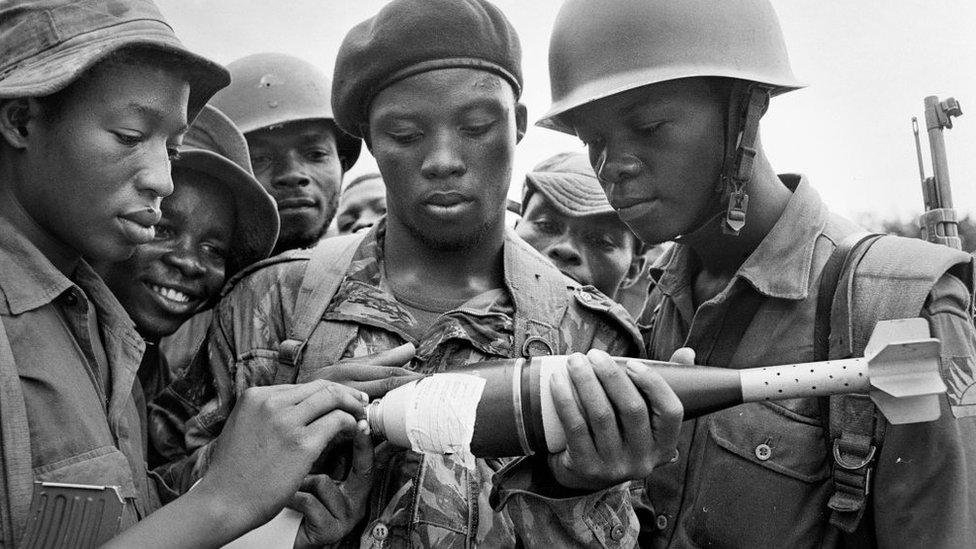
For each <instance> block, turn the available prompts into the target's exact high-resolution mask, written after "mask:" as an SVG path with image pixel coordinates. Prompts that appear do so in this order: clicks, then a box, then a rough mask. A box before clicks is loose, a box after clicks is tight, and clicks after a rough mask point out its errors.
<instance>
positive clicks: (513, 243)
mask: <svg viewBox="0 0 976 549" xmlns="http://www.w3.org/2000/svg"><path fill="white" fill-rule="evenodd" d="M504 254H505V257H504V261H505V282H506V284H507V285H508V288H509V289H510V290H511V292H510V294H511V296H512V301H514V304H515V314H514V315H513V316H514V318H513V321H514V330H515V332H514V334H513V336H514V338H513V339H514V340H513V342H512V343H513V351H514V353H513V354H514V355H516V356H524V357H529V356H538V355H554V354H560V353H562V352H563V349H560V348H559V341H560V337H559V334H558V329H557V328H556V327H557V326H559V323H560V322H561V321H562V317H563V316H565V314H566V309H567V307H568V306H569V292H568V291H567V286H566V279H565V278H563V275H562V273H560V272H559V269H557V268H556V267H554V266H553V265H552V263H550V262H549V261H548V260H547V259H545V258H544V257H542V256H541V255H539V253H538V252H537V251H536V250H535V249H534V248H532V247H530V246H529V245H528V244H526V243H525V241H524V240H522V239H521V238H520V237H518V236H517V235H515V234H514V233H513V232H512V231H511V229H507V230H506V235H505V251H504Z"/></svg>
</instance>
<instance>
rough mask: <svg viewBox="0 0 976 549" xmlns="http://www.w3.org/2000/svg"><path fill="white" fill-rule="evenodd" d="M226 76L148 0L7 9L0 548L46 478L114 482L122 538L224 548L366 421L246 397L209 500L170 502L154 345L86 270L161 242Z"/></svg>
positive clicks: (16, 530)
mask: <svg viewBox="0 0 976 549" xmlns="http://www.w3.org/2000/svg"><path fill="white" fill-rule="evenodd" d="M227 82H228V74H227V72H226V71H225V70H224V69H223V68H222V67H220V66H219V65H217V64H215V63H212V62H210V61H208V60H206V59H204V58H202V57H199V56H197V55H195V54H193V53H190V52H189V51H187V50H186V49H185V48H184V47H183V45H182V44H181V43H180V42H179V40H178V39H177V38H176V36H175V35H174V34H173V31H172V29H171V28H170V27H169V25H168V24H167V23H166V22H165V21H164V20H163V18H162V15H161V14H160V13H159V11H158V9H157V8H156V6H155V5H154V4H153V3H152V2H146V1H138V2H137V1H112V2H105V1H103V0H87V1H85V2H66V1H63V0H46V1H32V2H25V1H12V2H4V3H3V4H0V265H3V268H2V270H0V296H2V297H0V321H2V322H0V393H2V394H0V432H2V436H0V546H3V547H15V546H18V545H20V543H21V541H22V540H23V539H24V535H25V529H26V525H27V522H28V515H29V511H30V505H31V499H32V490H33V482H34V481H35V480H37V481H46V482H55V483H69V484H85V485H99V486H112V487H115V489H117V490H118V491H119V493H120V494H121V497H123V498H124V500H125V504H124V507H123V510H122V514H121V516H119V517H108V516H106V517H104V520H105V521H106V523H108V524H113V520H114V519H117V521H115V522H114V524H117V525H118V526H119V528H120V529H126V528H128V529H127V530H126V531H125V532H123V533H122V534H121V536H119V537H117V538H116V539H115V540H114V541H113V542H111V543H110V544H109V545H110V546H114V547H187V546H219V545H221V544H223V543H226V542H227V541H229V540H231V539H233V538H234V537H236V536H238V535H240V534H241V533H242V532H244V531H246V530H247V529H248V528H252V527H254V526H255V525H257V524H261V523H262V522H263V521H266V520H267V519H268V518H269V517H270V516H271V515H273V514H274V513H275V512H277V510H279V509H280V508H281V507H282V506H283V504H284V502H285V500H286V499H287V498H288V497H289V496H290V495H292V494H293V493H294V491H295V490H296V489H297V487H298V485H299V483H300V482H301V479H302V475H303V474H304V473H305V472H306V471H307V470H308V468H309V467H310V466H311V464H312V461H313V460H314V459H315V457H316V456H317V455H318V454H319V453H320V452H321V450H322V448H323V447H324V446H325V445H326V443H327V442H328V441H329V440H330V439H331V438H333V436H334V435H335V434H336V433H337V432H339V431H354V430H355V426H356V416H358V417H362V414H363V401H362V400H361V399H360V396H361V395H359V394H357V392H356V391H353V390H349V389H348V388H345V387H341V386H338V385H336V384H331V385H330V384H328V383H327V382H322V381H318V382H315V383H310V384H306V385H302V386H289V387H276V388H271V389H258V390H253V391H249V392H248V393H247V394H246V395H245V396H244V397H243V398H242V399H241V405H240V406H238V408H237V409H236V410H235V413H234V415H233V417H231V418H230V420H229V422H228V428H227V429H226V430H225V432H224V433H223V434H222V436H221V437H220V448H219V449H217V450H216V451H215V452H214V453H213V454H212V455H211V456H209V457H210V459H211V461H210V463H211V468H210V469H209V472H208V474H207V476H205V477H204V478H203V479H202V480H201V481H200V485H199V486H198V487H197V489H196V490H194V491H193V492H192V493H190V494H187V495H186V496H184V497H182V498H180V499H178V500H177V501H175V502H173V503H172V504H170V505H167V506H165V507H162V508H160V498H159V491H164V490H165V489H166V487H165V486H161V485H160V486H158V487H157V485H156V483H155V482H154V480H153V479H152V478H151V477H150V476H149V475H147V474H146V464H145V459H144V455H145V449H144V442H143V441H144V438H145V431H144V424H143V420H142V417H141V416H142V415H143V414H142V411H140V410H139V407H138V406H137V404H136V395H137V394H138V392H139V384H138V381H137V380H136V370H137V368H138V366H139V361H140V358H141V357H142V352H143V343H142V338H140V337H139V335H138V333H137V332H136V331H135V329H134V328H133V326H132V322H131V320H130V319H129V317H128V316H127V315H126V313H125V311H124V310H123V309H122V307H121V305H120V304H119V303H118V301H117V300H116V299H115V298H114V297H113V296H112V294H111V293H110V292H109V290H108V288H107V287H106V286H105V284H104V283H103V282H102V280H101V279H100V278H99V277H98V275H96V274H95V272H94V271H93V270H92V269H91V267H90V266H89V265H88V263H87V260H95V261H105V262H109V261H122V260H124V259H126V258H127V257H128V256H129V255H131V254H132V253H133V251H134V250H135V248H136V246H138V245H140V244H145V243H147V242H149V241H151V240H153V238H154V237H155V235H156V232H155V229H154V225H156V223H158V222H159V218H160V201H161V198H162V197H164V196H166V195H168V194H170V193H171V192H172V189H173V187H172V179H171V177H170V163H169V160H170V158H172V157H175V156H176V154H177V151H178V150H179V147H180V144H181V140H182V136H183V134H184V132H185V131H186V128H187V124H188V121H190V120H192V119H193V117H194V116H195V115H196V114H197V112H198V111H199V110H200V109H201V107H202V106H203V105H204V103H206V101H207V99H208V98H209V97H210V96H211V95H213V93H214V92H215V91H216V90H217V89H219V88H220V87H222V86H224V85H226V84H227ZM83 257H84V258H86V259H83ZM363 429H364V430H362V431H359V434H358V435H357V436H356V440H358V441H359V443H358V446H359V447H360V448H365V449H366V451H363V452H359V453H358V455H359V456H360V458H359V459H358V466H357V469H356V470H357V471H359V470H368V468H369V463H370V453H369V451H368V450H369V445H368V438H367V436H366V435H365V434H364V433H365V429H367V428H363ZM364 441H365V444H364ZM241 456H247V459H241ZM269 466H270V467H272V468H273V469H274V470H273V471H272V470H269ZM361 478H363V479H367V481H368V477H366V476H363V475H358V474H357V475H354V477H353V479H354V480H358V479H361ZM242 501H246V502H248V504H247V505H241V504H240V502H242ZM70 511H71V510H68V512H70ZM35 518H38V519H39V520H41V521H43V520H44V517H43V516H42V517H35ZM140 519H143V520H142V522H140V523H138V524H135V523H136V521H137V520H140ZM52 526H53V525H52ZM84 526H86V527H92V528H94V527H96V525H95V524H92V523H90V522H87V523H84ZM42 527H43V525H42ZM86 532H88V533H90V531H86ZM41 534H42V535H43V534H46V532H44V531H42V532H41Z"/></svg>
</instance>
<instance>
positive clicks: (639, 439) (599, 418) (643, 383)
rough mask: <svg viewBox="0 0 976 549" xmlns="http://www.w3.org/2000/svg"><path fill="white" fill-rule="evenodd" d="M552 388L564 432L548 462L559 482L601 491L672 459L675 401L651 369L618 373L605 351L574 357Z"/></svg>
mask: <svg viewBox="0 0 976 549" xmlns="http://www.w3.org/2000/svg"><path fill="white" fill-rule="evenodd" d="M550 389H551V390H552V396H553V402H554V404H555V407H556V413H557V414H558V415H559V419H560V420H561V422H562V424H563V429H564V430H565V432H566V449H565V450H563V451H562V452H560V453H558V454H554V455H551V456H550V457H549V467H550V469H551V471H552V474H553V476H554V477H555V479H556V481H558V482H559V483H560V484H561V485H563V486H565V487H568V488H575V489H584V490H601V489H604V488H609V487H610V486H614V485H616V484H619V483H621V482H624V481H627V480H636V479H642V478H644V477H646V476H647V475H648V474H650V473H651V471H652V470H653V469H654V467H656V466H657V465H659V464H661V463H666V462H668V461H670V460H671V459H672V458H673V457H674V455H675V447H676V444H677V439H678V430H679V428H680V427H681V418H682V415H683V409H682V407H681V401H680V400H678V397H677V395H675V394H674V391H672V390H671V387H669V386H668V384H667V383H666V382H665V381H664V379H663V378H661V376H660V375H659V374H657V373H655V372H654V371H653V370H651V369H650V368H645V367H642V366H641V365H640V364H639V363H637V362H630V363H628V365H627V368H626V369H624V368H621V367H620V366H618V365H617V364H616V362H614V361H613V359H612V358H610V355H608V354H607V353H605V352H603V351H598V350H591V351H590V352H589V353H587V355H586V356H584V355H582V354H579V353H576V354H574V355H572V356H571V357H570V358H569V362H568V366H567V373H566V374H565V375H562V374H558V373H557V374H554V375H553V376H552V378H551V379H550ZM577 395H578V396H577Z"/></svg>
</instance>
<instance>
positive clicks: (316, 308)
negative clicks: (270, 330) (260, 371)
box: [275, 232, 367, 384]
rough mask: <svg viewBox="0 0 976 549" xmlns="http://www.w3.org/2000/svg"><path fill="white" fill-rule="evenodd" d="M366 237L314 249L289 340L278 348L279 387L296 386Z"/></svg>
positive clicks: (338, 239)
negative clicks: (307, 347) (309, 346)
mask: <svg viewBox="0 0 976 549" xmlns="http://www.w3.org/2000/svg"><path fill="white" fill-rule="evenodd" d="M366 234H367V233H364V232H363V233H354V234H351V235H344V236H337V237H333V238H328V239H325V240H323V241H321V242H319V243H318V245H316V247H315V248H314V249H313V251H312V257H311V258H310V259H309V261H308V266H307V267H306V269H305V276H304V277H303V278H302V286H301V288H300V289H299V290H298V300H297V302H296V303H295V312H294V314H293V315H292V319H291V324H290V326H289V328H288V339H286V340H284V341H282V342H281V344H280V345H279V347H278V369H277V371H276V372H275V384H283V383H294V382H295V379H296V378H297V375H298V363H299V361H300V360H301V357H302V351H304V350H305V345H306V344H307V343H308V338H309V336H311V335H312V331H313V330H315V326H316V325H317V324H318V323H319V320H320V319H321V318H322V315H323V314H324V313H325V309H326V308H327V307H328V306H329V302H331V301H332V298H333V296H335V293H336V291H338V289H339V285H340V284H341V283H342V280H343V278H345V275H346V271H348V270H349V264H350V263H351V262H352V258H353V256H354V255H355V254H356V250H358V249H359V244H360V243H361V242H362V241H363V238H365V236H366Z"/></svg>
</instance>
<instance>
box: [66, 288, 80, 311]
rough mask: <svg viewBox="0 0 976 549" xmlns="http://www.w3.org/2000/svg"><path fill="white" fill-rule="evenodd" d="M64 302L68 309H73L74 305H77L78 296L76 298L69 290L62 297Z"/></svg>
mask: <svg viewBox="0 0 976 549" xmlns="http://www.w3.org/2000/svg"><path fill="white" fill-rule="evenodd" d="M64 302H65V303H66V304H67V305H68V307H74V306H75V305H77V304H78V296H76V295H75V293H74V292H72V291H70V290H69V291H68V293H67V294H65V296H64Z"/></svg>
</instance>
